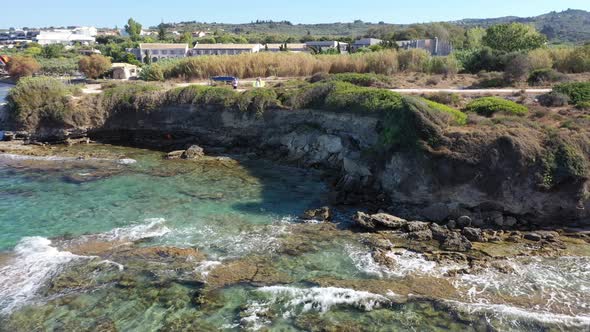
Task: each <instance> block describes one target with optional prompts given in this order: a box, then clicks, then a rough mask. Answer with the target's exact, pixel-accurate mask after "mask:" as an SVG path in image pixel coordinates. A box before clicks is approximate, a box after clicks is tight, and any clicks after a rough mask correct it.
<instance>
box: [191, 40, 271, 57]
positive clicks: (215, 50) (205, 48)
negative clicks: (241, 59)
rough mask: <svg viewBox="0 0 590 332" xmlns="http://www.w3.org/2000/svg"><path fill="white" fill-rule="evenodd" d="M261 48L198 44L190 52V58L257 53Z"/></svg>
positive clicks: (254, 45)
mask: <svg viewBox="0 0 590 332" xmlns="http://www.w3.org/2000/svg"><path fill="white" fill-rule="evenodd" d="M262 48H263V46H262V45H260V44H199V43H197V44H196V45H195V47H193V49H192V50H191V55H192V56H200V55H236V54H242V53H258V52H260V50H261V49H262Z"/></svg>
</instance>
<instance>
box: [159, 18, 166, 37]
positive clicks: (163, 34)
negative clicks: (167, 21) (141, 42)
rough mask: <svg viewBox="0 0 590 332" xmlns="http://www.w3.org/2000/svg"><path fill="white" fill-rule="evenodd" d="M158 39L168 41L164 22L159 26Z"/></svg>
mask: <svg viewBox="0 0 590 332" xmlns="http://www.w3.org/2000/svg"><path fill="white" fill-rule="evenodd" d="M158 39H159V40H166V26H165V25H164V22H162V23H160V24H158Z"/></svg>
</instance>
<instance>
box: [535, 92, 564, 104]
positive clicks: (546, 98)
mask: <svg viewBox="0 0 590 332" xmlns="http://www.w3.org/2000/svg"><path fill="white" fill-rule="evenodd" d="M538 99H539V103H540V104H541V105H543V106H545V107H561V106H565V105H567V104H568V103H569V100H570V98H569V97H568V96H567V95H565V94H563V93H559V92H556V91H552V92H549V93H546V94H544V95H540V96H539V98H538Z"/></svg>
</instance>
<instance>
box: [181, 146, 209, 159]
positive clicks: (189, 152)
mask: <svg viewBox="0 0 590 332" xmlns="http://www.w3.org/2000/svg"><path fill="white" fill-rule="evenodd" d="M203 156H205V152H204V151H203V148H202V147H200V146H198V145H191V146H190V147H189V148H188V149H186V150H185V151H184V153H183V154H182V159H196V158H200V157H203Z"/></svg>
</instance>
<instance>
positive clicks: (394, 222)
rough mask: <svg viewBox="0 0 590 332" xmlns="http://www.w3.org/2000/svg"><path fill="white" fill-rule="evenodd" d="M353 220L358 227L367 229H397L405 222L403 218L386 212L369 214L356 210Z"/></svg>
mask: <svg viewBox="0 0 590 332" xmlns="http://www.w3.org/2000/svg"><path fill="white" fill-rule="evenodd" d="M353 221H354V222H355V223H356V224H357V225H358V226H360V227H362V228H364V229H367V230H380V229H392V230H397V229H401V228H402V227H404V226H405V225H406V223H407V221H406V220H405V219H402V218H398V217H396V216H392V215H389V214H386V213H377V214H373V215H369V214H367V213H364V212H360V211H359V212H357V213H356V215H355V216H354V218H353Z"/></svg>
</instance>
